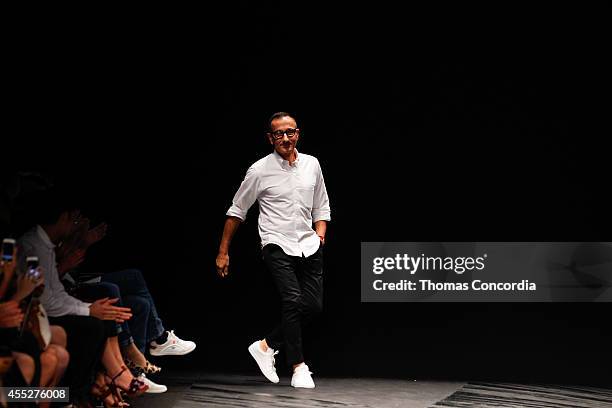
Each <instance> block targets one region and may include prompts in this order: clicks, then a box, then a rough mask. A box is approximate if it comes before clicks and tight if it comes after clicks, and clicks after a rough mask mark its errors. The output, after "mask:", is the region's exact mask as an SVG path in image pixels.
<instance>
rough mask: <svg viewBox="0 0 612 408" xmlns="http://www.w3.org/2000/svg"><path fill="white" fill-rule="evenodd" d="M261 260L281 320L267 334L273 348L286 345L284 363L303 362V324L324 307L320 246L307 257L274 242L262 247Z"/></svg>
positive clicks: (321, 250)
mask: <svg viewBox="0 0 612 408" xmlns="http://www.w3.org/2000/svg"><path fill="white" fill-rule="evenodd" d="M263 259H264V263H265V264H266V267H267V269H268V270H269V271H270V273H271V274H272V277H273V278H274V281H275V283H276V287H277V289H278V291H279V293H280V297H281V309H282V316H281V323H280V324H279V325H278V326H277V327H276V328H275V329H274V330H272V332H270V333H269V334H268V335H267V336H266V342H267V343H268V345H269V346H270V347H272V348H273V349H279V348H281V346H283V345H284V346H285V351H286V357H287V364H289V365H290V366H292V365H294V364H298V363H301V362H303V361H304V356H303V354H302V325H303V324H304V323H306V322H308V321H309V320H310V319H311V318H312V317H313V316H314V315H316V314H317V313H320V312H321V310H322V309H323V249H322V247H319V249H318V251H317V252H315V253H314V254H312V255H311V256H309V257H307V258H306V257H304V256H302V257H299V256H290V255H287V254H285V252H284V251H283V250H282V249H281V247H279V246H278V245H275V244H268V245H266V246H264V248H263Z"/></svg>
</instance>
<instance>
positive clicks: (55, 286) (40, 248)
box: [19, 225, 91, 317]
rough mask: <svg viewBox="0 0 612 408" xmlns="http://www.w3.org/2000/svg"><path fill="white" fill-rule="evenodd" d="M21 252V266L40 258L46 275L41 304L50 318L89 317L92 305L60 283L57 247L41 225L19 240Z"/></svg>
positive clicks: (40, 263) (39, 261) (39, 260)
mask: <svg viewBox="0 0 612 408" xmlns="http://www.w3.org/2000/svg"><path fill="white" fill-rule="evenodd" d="M19 251H20V252H19V258H20V262H21V265H25V258H26V257H28V256H37V257H38V264H39V266H40V267H41V269H42V271H43V273H44V274H45V290H44V291H43V293H42V295H41V296H40V303H42V305H43V307H44V308H45V311H46V312H47V314H48V315H49V316H51V317H57V316H64V315H79V316H89V305H91V303H87V302H81V301H80V300H79V299H77V298H75V297H73V296H70V295H69V294H68V293H66V289H64V285H62V282H60V279H59V273H58V271H57V263H56V260H55V245H54V244H53V242H51V240H50V239H49V236H48V235H47V233H46V232H45V230H44V229H43V228H42V227H41V226H40V225H37V226H36V227H35V228H32V229H31V230H29V231H28V232H26V233H25V234H24V235H23V236H22V237H21V238H19Z"/></svg>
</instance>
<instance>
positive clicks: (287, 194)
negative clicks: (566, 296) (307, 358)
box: [216, 112, 330, 388]
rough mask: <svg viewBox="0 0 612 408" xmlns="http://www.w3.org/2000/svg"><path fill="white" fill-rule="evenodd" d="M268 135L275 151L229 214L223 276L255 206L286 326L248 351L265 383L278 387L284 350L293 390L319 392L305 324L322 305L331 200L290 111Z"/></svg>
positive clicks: (220, 259) (275, 119)
mask: <svg viewBox="0 0 612 408" xmlns="http://www.w3.org/2000/svg"><path fill="white" fill-rule="evenodd" d="M267 136H268V140H269V141H270V144H271V145H272V146H273V147H274V151H273V152H272V153H271V154H269V155H267V156H266V157H264V158H262V159H260V160H259V161H257V162H255V163H254V164H253V165H252V166H251V167H250V168H249V169H248V171H247V174H246V176H245V178H244V180H243V182H242V184H241V185H240V188H239V189H238V191H237V192H236V195H235V196H234V199H233V204H232V206H231V207H230V209H229V210H228V211H227V216H228V218H227V220H226V221H225V226H224V228H223V236H222V238H221V244H220V246H219V254H218V255H217V260H216V266H217V273H218V274H219V276H221V277H225V276H227V274H228V268H229V255H228V253H229V246H230V242H231V240H232V237H233V236H234V233H235V232H236V230H237V229H238V226H239V225H240V223H241V222H243V221H244V219H245V217H246V214H247V211H248V209H249V208H250V207H251V205H253V203H254V202H255V200H257V201H258V202H259V222H258V225H259V236H260V238H261V246H262V252H263V259H264V263H265V265H266V267H267V269H268V270H269V271H270V273H271V274H272V276H273V278H274V281H275V283H276V286H277V288H278V291H279V293H280V297H281V304H282V319H281V323H280V324H279V325H278V326H277V327H276V328H275V329H274V330H273V331H272V332H271V333H269V334H268V335H267V336H266V337H265V338H264V339H262V340H260V341H255V342H254V343H253V344H251V345H250V346H249V352H250V353H251V355H252V356H253V358H254V359H255V361H256V362H257V364H258V366H259V368H260V369H261V371H262V373H263V374H264V375H265V376H266V378H268V379H269V380H270V381H272V382H273V383H277V382H278V381H279V379H278V375H277V374H276V368H275V367H274V356H275V355H276V354H277V353H278V351H277V350H278V349H279V348H280V347H281V346H283V345H284V346H285V350H286V354H287V356H286V357H287V363H288V364H289V365H290V366H292V367H293V377H292V379H291V385H292V386H293V387H301V388H314V386H315V385H314V382H313V380H312V377H311V374H312V373H311V372H310V371H309V369H308V366H307V365H306V364H305V363H304V357H303V355H302V323H304V322H305V321H307V320H308V319H310V318H311V317H312V316H313V315H314V314H316V313H318V312H320V311H321V309H322V305H323V303H322V300H323V299H322V295H323V293H322V292H323V251H322V246H323V244H324V243H325V232H326V228H327V221H329V220H330V208H329V199H328V197H327V191H326V189H325V182H324V181H323V174H322V172H321V166H320V165H319V161H318V160H317V159H316V158H315V157H313V156H310V155H307V154H304V153H298V151H297V149H296V144H297V142H298V140H299V138H300V130H299V128H298V127H297V123H296V121H295V119H294V118H293V117H292V116H291V115H290V114H288V113H286V112H277V113H275V114H273V115H272V117H271V118H270V121H269V131H268V133H267ZM313 225H314V229H313Z"/></svg>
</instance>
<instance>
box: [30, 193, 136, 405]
mask: <svg viewBox="0 0 612 408" xmlns="http://www.w3.org/2000/svg"><path fill="white" fill-rule="evenodd" d="M36 200H37V203H38V211H37V222H38V225H36V226H35V227H33V228H32V229H30V230H29V231H28V232H26V233H25V234H24V235H23V236H22V237H21V238H20V239H19V245H20V247H21V248H22V253H21V257H20V258H21V259H25V257H28V256H37V257H38V259H39V263H40V266H41V268H42V269H43V271H44V277H45V289H44V291H43V293H42V295H41V296H40V300H41V303H42V305H43V306H44V308H45V310H46V312H47V315H48V316H49V320H50V322H51V323H52V324H56V325H59V326H61V327H63V328H64V329H65V331H66V333H67V336H68V352H69V353H70V356H71V359H70V364H69V365H68V369H67V371H66V375H65V378H64V382H65V384H66V385H67V386H69V387H70V392H71V397H73V398H74V399H75V400H76V402H77V403H84V401H87V399H88V392H89V389H90V387H91V386H92V382H93V381H92V380H93V376H94V372H95V367H96V363H98V362H99V361H101V363H102V366H103V367H104V369H105V370H106V373H105V376H106V378H107V381H106V382H109V381H110V384H109V385H110V387H107V389H110V390H111V391H116V392H114V393H112V395H111V394H108V393H105V392H102V391H101V388H100V387H101V386H100V384H101V383H104V382H105V381H104V379H103V378H104V375H102V374H100V375H98V381H97V382H96V384H97V385H96V386H95V387H94V388H93V389H94V390H96V391H98V395H100V396H104V397H106V398H107V399H106V403H110V404H114V403H118V402H117V399H118V398H120V393H119V392H118V390H119V389H120V390H123V391H125V392H127V394H128V396H136V395H140V394H142V393H143V392H145V391H146V390H147V389H148V387H147V386H146V385H145V384H144V383H143V382H142V381H139V380H137V379H136V378H134V376H133V375H132V373H131V372H130V371H129V370H127V368H126V367H125V364H124V361H123V357H122V356H121V352H120V350H119V344H118V339H117V328H116V324H115V322H118V323H123V322H124V321H126V320H128V319H130V317H131V313H130V309H129V308H125V307H118V306H115V302H117V300H118V299H116V298H102V299H97V300H95V301H93V302H92V303H87V302H83V301H81V300H79V299H77V298H75V297H73V296H70V295H69V294H68V293H66V291H65V289H64V286H63V285H62V284H61V282H60V278H59V273H58V269H57V265H56V258H55V247H56V245H58V244H59V243H60V242H62V241H63V240H64V239H66V238H67V237H69V236H70V235H71V234H72V233H73V230H74V229H75V228H78V226H79V223H80V212H79V211H78V209H77V208H76V206H74V205H71V202H70V200H69V199H68V196H67V195H63V196H62V195H60V194H59V192H57V191H53V192H46V193H45V195H44V197H38V198H36ZM100 378H102V380H99V379H100ZM102 388H103V387H102Z"/></svg>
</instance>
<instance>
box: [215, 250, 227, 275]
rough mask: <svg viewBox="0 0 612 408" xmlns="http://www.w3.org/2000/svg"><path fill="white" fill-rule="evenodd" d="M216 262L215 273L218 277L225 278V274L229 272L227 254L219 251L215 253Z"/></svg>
mask: <svg viewBox="0 0 612 408" xmlns="http://www.w3.org/2000/svg"><path fill="white" fill-rule="evenodd" d="M216 263H217V274H218V275H219V276H220V277H222V278H225V277H226V276H227V274H228V273H229V255H228V254H223V253H219V254H218V255H217V262H216Z"/></svg>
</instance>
